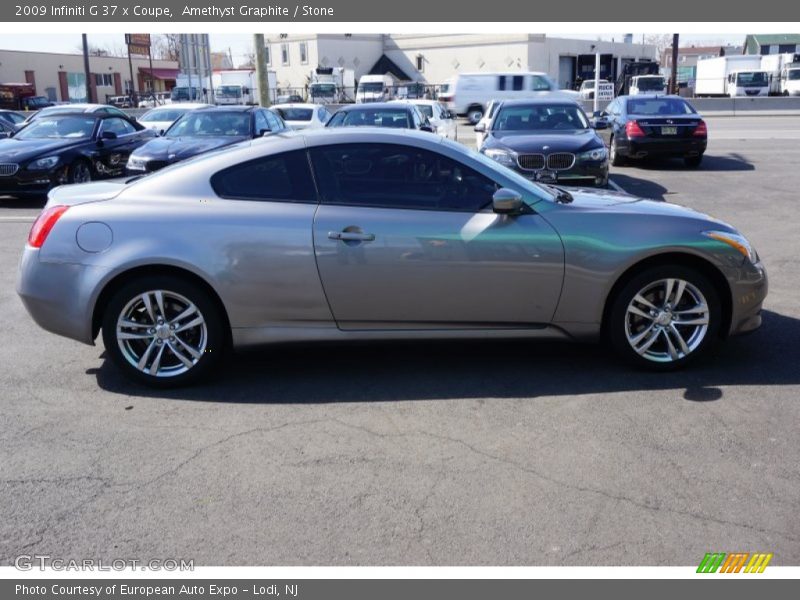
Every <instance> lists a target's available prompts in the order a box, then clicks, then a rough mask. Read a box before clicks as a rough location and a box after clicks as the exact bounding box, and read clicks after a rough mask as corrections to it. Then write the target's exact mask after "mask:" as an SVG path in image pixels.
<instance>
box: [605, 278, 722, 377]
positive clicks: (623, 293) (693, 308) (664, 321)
mask: <svg viewBox="0 0 800 600" xmlns="http://www.w3.org/2000/svg"><path fill="white" fill-rule="evenodd" d="M721 321H722V309H721V305H720V301H719V294H718V293H717V290H716V289H715V288H714V286H713V285H712V284H711V282H709V280H708V279H707V278H706V277H705V276H704V275H703V274H702V273H700V272H699V271H696V270H695V269H692V268H689V267H684V266H678V265H675V266H663V267H655V268H651V269H647V270H646V271H644V272H642V273H640V274H638V275H636V276H635V277H633V278H632V279H631V280H630V281H628V282H627V283H626V284H625V286H624V287H623V288H622V289H621V290H620V292H619V293H618V294H617V295H616V297H615V298H614V299H613V300H612V305H611V310H610V312H609V315H608V323H607V333H608V336H609V339H610V341H611V344H612V346H613V347H614V349H615V350H616V351H617V352H618V353H619V354H620V355H621V356H622V357H623V358H625V359H626V360H628V361H629V362H631V363H633V364H634V365H637V366H639V367H645V368H649V369H651V370H659V371H664V370H671V369H676V368H680V367H683V366H685V365H686V364H688V363H690V362H693V361H694V360H696V359H698V358H701V357H702V356H704V355H705V354H707V353H708V352H709V351H711V349H712V348H713V346H714V345H715V343H716V341H717V339H718V338H719V328H720V323H721Z"/></svg>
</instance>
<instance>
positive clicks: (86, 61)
mask: <svg viewBox="0 0 800 600" xmlns="http://www.w3.org/2000/svg"><path fill="white" fill-rule="evenodd" d="M81 37H82V38H83V72H84V74H85V77H86V101H87V102H94V101H96V100H97V99H96V98H92V84H91V82H90V81H89V78H90V77H91V76H92V73H91V71H90V69H89V40H88V39H87V37H86V34H85V33H83V34H81Z"/></svg>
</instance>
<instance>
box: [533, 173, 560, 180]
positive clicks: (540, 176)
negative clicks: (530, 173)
mask: <svg viewBox="0 0 800 600" xmlns="http://www.w3.org/2000/svg"><path fill="white" fill-rule="evenodd" d="M536 181H558V173H556V172H555V171H539V172H537V173H536Z"/></svg>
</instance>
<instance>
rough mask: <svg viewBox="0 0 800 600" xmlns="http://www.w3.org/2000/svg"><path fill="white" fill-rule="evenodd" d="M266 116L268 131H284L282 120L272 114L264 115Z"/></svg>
mask: <svg viewBox="0 0 800 600" xmlns="http://www.w3.org/2000/svg"><path fill="white" fill-rule="evenodd" d="M265 114H266V116H267V121H268V122H269V128H270V131H282V130H284V129H286V127H285V125H284V124H283V120H282V119H281V118H280V117H279V116H278V115H276V114H275V113H272V112H267V113H265Z"/></svg>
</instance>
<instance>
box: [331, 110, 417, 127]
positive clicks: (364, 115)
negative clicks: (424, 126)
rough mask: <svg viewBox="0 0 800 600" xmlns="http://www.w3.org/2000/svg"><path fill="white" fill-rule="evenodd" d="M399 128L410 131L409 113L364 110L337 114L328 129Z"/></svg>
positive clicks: (403, 111)
mask: <svg viewBox="0 0 800 600" xmlns="http://www.w3.org/2000/svg"><path fill="white" fill-rule="evenodd" d="M365 126H366V127H369V126H372V127H399V128H405V129H409V128H410V127H411V124H410V123H409V118H408V112H407V111H405V110H402V109H389V108H383V109H377V110H374V109H363V110H349V111H342V112H338V113H336V114H335V115H334V116H333V118H332V119H331V120H330V121H329V122H328V127H365Z"/></svg>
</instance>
